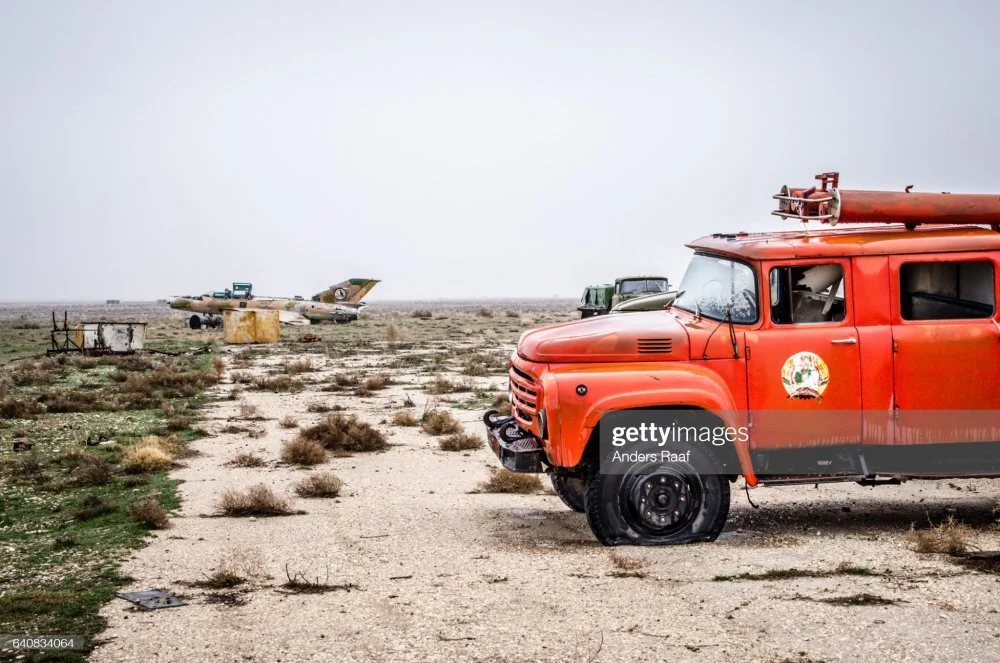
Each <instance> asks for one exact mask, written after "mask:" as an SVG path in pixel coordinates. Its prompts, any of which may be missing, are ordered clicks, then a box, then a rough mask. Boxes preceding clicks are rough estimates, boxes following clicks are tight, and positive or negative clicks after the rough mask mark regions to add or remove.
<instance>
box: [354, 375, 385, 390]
mask: <svg viewBox="0 0 1000 663" xmlns="http://www.w3.org/2000/svg"><path fill="white" fill-rule="evenodd" d="M390 384H392V378H391V377H389V376H388V375H387V374H385V373H378V374H377V375H372V376H369V377H367V378H365V380H364V382H362V383H361V388H362V389H365V390H366V391H378V390H380V389H385V388H386V387H388V386H389V385H390Z"/></svg>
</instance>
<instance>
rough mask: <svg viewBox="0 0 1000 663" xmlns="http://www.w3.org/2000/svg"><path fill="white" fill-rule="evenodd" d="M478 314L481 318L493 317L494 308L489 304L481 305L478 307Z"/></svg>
mask: <svg viewBox="0 0 1000 663" xmlns="http://www.w3.org/2000/svg"><path fill="white" fill-rule="evenodd" d="M476 315H478V316H479V317H480V318H492V317H493V309H491V308H489V307H487V306H480V307H479V308H477V309H476Z"/></svg>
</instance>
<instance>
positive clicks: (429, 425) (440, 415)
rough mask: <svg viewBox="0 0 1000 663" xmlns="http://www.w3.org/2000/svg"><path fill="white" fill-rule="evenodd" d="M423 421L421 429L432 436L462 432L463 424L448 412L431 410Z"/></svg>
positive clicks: (426, 413) (425, 414)
mask: <svg viewBox="0 0 1000 663" xmlns="http://www.w3.org/2000/svg"><path fill="white" fill-rule="evenodd" d="M422 419H423V421H422V423H421V425H420V427H421V428H422V429H423V431H424V432H425V433H428V434H430V435H448V434H450V433H457V432H459V431H461V430H462V424H460V423H459V421H458V419H456V418H455V417H453V416H452V414H451V412H448V411H447V410H429V411H428V412H425V413H424V416H423V418H422Z"/></svg>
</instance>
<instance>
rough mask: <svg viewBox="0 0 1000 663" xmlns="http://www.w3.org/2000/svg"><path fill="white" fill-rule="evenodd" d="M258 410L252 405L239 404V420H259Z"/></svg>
mask: <svg viewBox="0 0 1000 663" xmlns="http://www.w3.org/2000/svg"><path fill="white" fill-rule="evenodd" d="M259 418H260V408H258V407H257V406H256V405H253V404H252V403H247V402H245V401H244V402H242V403H240V419H259Z"/></svg>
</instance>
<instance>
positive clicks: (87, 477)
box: [73, 455, 112, 486]
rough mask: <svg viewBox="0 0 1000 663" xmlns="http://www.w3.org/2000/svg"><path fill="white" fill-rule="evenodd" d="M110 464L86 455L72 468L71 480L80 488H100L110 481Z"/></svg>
mask: <svg viewBox="0 0 1000 663" xmlns="http://www.w3.org/2000/svg"><path fill="white" fill-rule="evenodd" d="M111 475H112V471H111V463H109V462H108V461H106V460H104V459H103V458H99V457H97V456H90V455H86V456H84V457H83V458H81V459H80V461H79V465H77V466H76V467H75V468H73V480H74V481H76V483H77V484H79V485H81V486H101V485H104V484H106V483H107V482H109V481H111Z"/></svg>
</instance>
